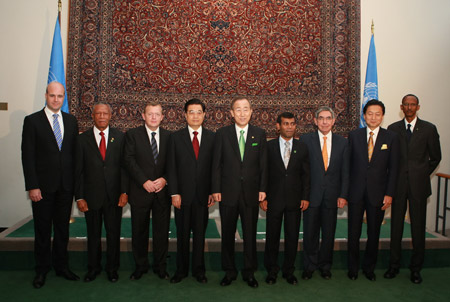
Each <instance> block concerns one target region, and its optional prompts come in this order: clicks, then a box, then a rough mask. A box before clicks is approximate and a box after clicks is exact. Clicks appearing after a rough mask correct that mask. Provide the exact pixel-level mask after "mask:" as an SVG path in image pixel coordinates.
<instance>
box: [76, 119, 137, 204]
mask: <svg viewBox="0 0 450 302" xmlns="http://www.w3.org/2000/svg"><path fill="white" fill-rule="evenodd" d="M124 138H125V135H124V134H123V133H122V132H121V131H119V130H117V129H114V128H111V127H110V128H109V137H108V144H107V148H106V157H105V161H103V158H102V156H101V154H100V150H99V148H98V145H97V141H96V140H95V137H94V131H93V129H92V128H91V129H89V130H87V131H85V132H84V133H82V134H80V135H79V136H78V141H77V148H76V153H75V200H78V199H85V200H86V202H87V203H88V207H89V210H98V209H100V208H101V207H102V206H104V205H108V204H109V205H117V203H118V202H119V196H120V194H121V193H128V177H127V173H126V170H125V169H124V167H123V165H122V153H123V152H122V151H123V143H124Z"/></svg>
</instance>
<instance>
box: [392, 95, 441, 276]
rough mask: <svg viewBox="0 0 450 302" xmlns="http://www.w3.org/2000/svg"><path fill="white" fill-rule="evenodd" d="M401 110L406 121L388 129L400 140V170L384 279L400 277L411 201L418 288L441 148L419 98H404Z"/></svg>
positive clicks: (413, 269)
mask: <svg viewBox="0 0 450 302" xmlns="http://www.w3.org/2000/svg"><path fill="white" fill-rule="evenodd" d="M400 109H401V110H402V111H403V113H404V115H405V118H404V119H403V120H401V121H398V122H396V123H393V124H392V125H390V126H389V127H388V129H389V130H391V131H394V132H396V133H397V134H398V136H399V138H400V167H399V175H398V182H397V190H396V193H395V196H394V203H393V204H392V212H391V259H390V266H389V269H388V270H387V272H386V273H385V274H384V277H385V278H387V279H392V278H394V277H395V276H396V275H397V274H398V273H399V269H400V257H401V253H402V247H401V244H402V235H403V225H404V220H405V213H406V205H407V201H409V217H410V221H411V235H412V242H413V255H412V258H411V264H410V266H409V268H410V270H411V281H412V282H413V283H416V284H419V283H421V282H422V276H421V275H420V270H421V269H422V265H423V261H424V256H425V225H426V223H425V222H426V213H427V198H428V196H430V195H431V183H430V175H431V173H433V171H434V170H435V169H436V167H437V166H438V165H439V162H440V161H441V145H440V142H439V134H438V132H437V129H436V127H435V126H434V125H433V124H431V123H429V122H426V121H423V120H421V119H419V118H418V117H417V111H418V110H419V109H420V105H419V98H418V97H417V96H415V95H413V94H407V95H405V96H404V97H403V99H402V104H401V105H400Z"/></svg>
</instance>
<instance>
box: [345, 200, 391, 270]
mask: <svg viewBox="0 0 450 302" xmlns="http://www.w3.org/2000/svg"><path fill="white" fill-rule="evenodd" d="M364 211H366V218H367V245H366V250H365V253H364V259H363V263H362V269H363V272H373V271H374V269H375V265H376V263H377V257H378V243H379V241H380V228H381V222H382V221H383V217H384V211H382V210H381V206H380V207H374V206H372V205H370V204H369V203H368V201H367V198H365V199H364V200H361V201H360V202H356V203H354V202H350V203H349V204H348V271H349V272H351V273H357V272H358V270H359V239H360V238H361V228H362V222H363V216H364Z"/></svg>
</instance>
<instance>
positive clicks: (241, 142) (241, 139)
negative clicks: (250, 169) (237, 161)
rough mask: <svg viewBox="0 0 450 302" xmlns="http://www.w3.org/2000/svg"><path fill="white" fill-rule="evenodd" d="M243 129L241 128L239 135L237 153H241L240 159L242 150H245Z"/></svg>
mask: <svg viewBox="0 0 450 302" xmlns="http://www.w3.org/2000/svg"><path fill="white" fill-rule="evenodd" d="M244 132H245V131H244V130H241V135H240V136H239V153H241V161H243V160H244V151H245V139H244Z"/></svg>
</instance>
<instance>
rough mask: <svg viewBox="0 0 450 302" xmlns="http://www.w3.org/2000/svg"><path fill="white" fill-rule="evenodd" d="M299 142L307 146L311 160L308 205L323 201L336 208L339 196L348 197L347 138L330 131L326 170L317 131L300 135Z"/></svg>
mask: <svg viewBox="0 0 450 302" xmlns="http://www.w3.org/2000/svg"><path fill="white" fill-rule="evenodd" d="M300 142H304V143H305V144H306V145H307V146H308V149H309V160H310V162H311V196H310V197H309V207H319V206H320V205H321V204H322V202H324V204H325V206H326V207H327V208H336V207H337V199H338V198H339V197H340V198H345V199H348V187H349V180H350V179H349V177H350V176H349V171H350V154H349V152H348V142H347V139H345V138H344V137H342V136H340V135H337V134H334V133H332V143H331V157H330V164H329V166H328V169H327V171H325V167H324V165H323V159H322V149H321V148H320V141H319V134H318V133H317V131H315V132H312V133H308V134H305V135H302V136H301V137H300Z"/></svg>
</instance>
